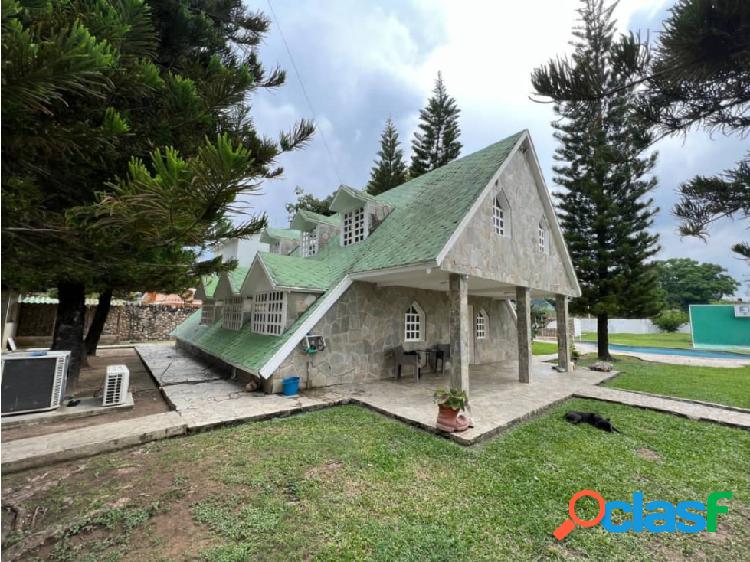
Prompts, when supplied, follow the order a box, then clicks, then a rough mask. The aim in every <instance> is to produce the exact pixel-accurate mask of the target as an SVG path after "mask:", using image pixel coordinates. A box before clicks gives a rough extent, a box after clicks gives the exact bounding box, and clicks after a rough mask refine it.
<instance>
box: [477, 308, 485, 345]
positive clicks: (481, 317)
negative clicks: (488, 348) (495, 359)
mask: <svg viewBox="0 0 750 562" xmlns="http://www.w3.org/2000/svg"><path fill="white" fill-rule="evenodd" d="M475 327H476V336H477V339H478V340H483V339H485V338H486V337H487V313H486V312H485V311H484V310H480V311H479V312H477V317H476V321H475Z"/></svg>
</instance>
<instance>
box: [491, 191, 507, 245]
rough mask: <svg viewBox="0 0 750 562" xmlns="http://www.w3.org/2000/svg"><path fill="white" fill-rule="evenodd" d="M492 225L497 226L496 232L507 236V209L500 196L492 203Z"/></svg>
mask: <svg viewBox="0 0 750 562" xmlns="http://www.w3.org/2000/svg"><path fill="white" fill-rule="evenodd" d="M492 226H493V227H494V228H495V234H498V235H500V236H505V209H504V208H503V205H502V203H501V202H500V198H499V197H495V200H494V202H493V205H492Z"/></svg>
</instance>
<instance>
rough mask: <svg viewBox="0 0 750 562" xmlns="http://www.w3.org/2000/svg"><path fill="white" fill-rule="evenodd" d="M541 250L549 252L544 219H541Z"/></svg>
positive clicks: (544, 252) (541, 251)
mask: <svg viewBox="0 0 750 562" xmlns="http://www.w3.org/2000/svg"><path fill="white" fill-rule="evenodd" d="M538 243H539V252H540V253H542V254H546V253H547V228H546V227H545V224H544V221H539V240H538Z"/></svg>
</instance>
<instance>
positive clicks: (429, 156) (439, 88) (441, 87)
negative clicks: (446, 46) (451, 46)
mask: <svg viewBox="0 0 750 562" xmlns="http://www.w3.org/2000/svg"><path fill="white" fill-rule="evenodd" d="M460 112H461V110H460V109H458V106H457V105H456V100H455V99H454V98H452V97H451V96H449V95H448V92H447V91H446V89H445V84H444V83H443V77H442V75H441V73H440V72H438V75H437V80H435V89H434V90H433V91H432V97H431V98H430V99H429V100H428V101H427V106H426V107H425V108H424V109H422V110H421V111H420V112H419V119H420V123H419V131H417V132H415V133H414V139H413V140H412V143H411V148H412V156H411V166H410V167H409V177H411V178H416V177H419V176H421V175H422V174H424V173H426V172H429V171H430V170H434V169H435V168H439V167H440V166H444V165H445V164H447V163H448V162H450V161H451V160H455V159H456V158H458V155H459V154H460V152H461V142H460V141H459V140H458V137H459V136H460V135H461V129H460V128H459V127H458V114H459V113H460Z"/></svg>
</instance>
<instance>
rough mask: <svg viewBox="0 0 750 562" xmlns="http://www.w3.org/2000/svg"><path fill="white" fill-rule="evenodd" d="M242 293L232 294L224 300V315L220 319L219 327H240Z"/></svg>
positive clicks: (237, 328) (232, 328)
mask: <svg viewBox="0 0 750 562" xmlns="http://www.w3.org/2000/svg"><path fill="white" fill-rule="evenodd" d="M244 301H245V299H244V298H242V295H233V296H231V297H229V298H228V299H227V300H226V301H225V302H224V316H223V317H222V319H221V327H222V328H226V329H227V330H241V329H242V315H243V312H244V311H243V303H244Z"/></svg>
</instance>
